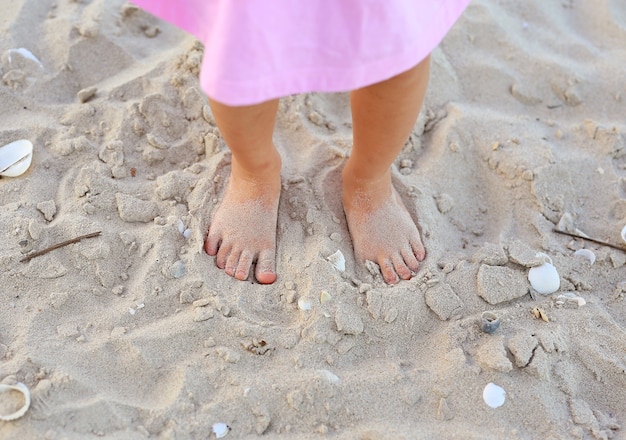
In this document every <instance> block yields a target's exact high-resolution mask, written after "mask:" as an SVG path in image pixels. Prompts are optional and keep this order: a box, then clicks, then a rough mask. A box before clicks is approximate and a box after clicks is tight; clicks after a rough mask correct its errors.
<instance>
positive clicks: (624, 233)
mask: <svg viewBox="0 0 626 440" xmlns="http://www.w3.org/2000/svg"><path fill="white" fill-rule="evenodd" d="M622 240H624V241H626V226H624V229H622Z"/></svg>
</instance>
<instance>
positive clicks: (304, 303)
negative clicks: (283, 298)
mask: <svg viewBox="0 0 626 440" xmlns="http://www.w3.org/2000/svg"><path fill="white" fill-rule="evenodd" d="M312 307H313V306H312V305H311V301H309V300H307V299H306V298H298V308H299V309H300V310H302V311H304V312H308V311H309V310H311V308H312Z"/></svg>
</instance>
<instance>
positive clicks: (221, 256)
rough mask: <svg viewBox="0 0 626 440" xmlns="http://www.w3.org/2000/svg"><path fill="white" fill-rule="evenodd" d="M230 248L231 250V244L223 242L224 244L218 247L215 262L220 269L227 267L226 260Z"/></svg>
mask: <svg viewBox="0 0 626 440" xmlns="http://www.w3.org/2000/svg"><path fill="white" fill-rule="evenodd" d="M230 250H231V246H228V245H224V243H222V245H221V246H220V248H219V249H218V251H217V255H216V257H215V264H216V265H217V267H219V268H220V269H224V267H226V260H228V256H229V255H230Z"/></svg>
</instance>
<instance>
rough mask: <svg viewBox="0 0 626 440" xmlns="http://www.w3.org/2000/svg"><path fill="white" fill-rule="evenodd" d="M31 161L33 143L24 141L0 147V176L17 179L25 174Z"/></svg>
mask: <svg viewBox="0 0 626 440" xmlns="http://www.w3.org/2000/svg"><path fill="white" fill-rule="evenodd" d="M32 160H33V143H32V142H31V141H29V140H26V139H21V140H19V141H15V142H11V143H10V144H6V145H4V146H2V147H0V175H1V176H6V177H17V176H19V175H22V174H24V173H25V172H26V170H27V169H28V168H29V167H30V163H31V162H32Z"/></svg>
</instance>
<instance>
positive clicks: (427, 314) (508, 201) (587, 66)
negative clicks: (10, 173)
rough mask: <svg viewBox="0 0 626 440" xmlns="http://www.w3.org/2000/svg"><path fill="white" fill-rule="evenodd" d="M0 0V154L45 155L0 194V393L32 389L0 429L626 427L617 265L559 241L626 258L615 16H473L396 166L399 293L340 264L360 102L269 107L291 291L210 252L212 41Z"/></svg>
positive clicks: (77, 9) (453, 39) (625, 285)
mask: <svg viewBox="0 0 626 440" xmlns="http://www.w3.org/2000/svg"><path fill="white" fill-rule="evenodd" d="M1 3H2V5H1V7H2V11H3V12H2V15H1V16H0V33H1V35H2V38H1V39H0V55H1V58H0V77H1V78H2V81H1V82H0V145H4V144H8V143H9V142H12V141H14V140H18V139H29V140H30V141H32V142H33V144H34V152H33V161H32V164H31V167H30V168H29V170H28V171H27V172H26V173H25V174H23V175H21V176H19V177H12V178H5V177H3V178H2V179H0V206H1V207H2V208H1V209H0V231H1V234H2V237H3V240H2V243H3V247H2V248H1V249H0V264H1V267H2V270H1V273H0V286H1V287H0V306H1V309H0V310H1V311H0V381H1V382H2V383H5V384H13V383H16V382H21V383H24V384H25V385H26V386H27V387H28V388H29V389H30V391H31V393H32V404H31V407H30V409H29V410H28V411H27V413H26V414H25V416H24V417H22V418H20V419H17V420H14V421H9V422H4V421H0V438H2V439H47V440H56V439H58V440H61V439H92V438H94V439H95V438H111V439H145V438H157V439H210V438H215V434H213V433H212V428H213V425H214V424H216V423H225V424H227V425H228V426H229V427H230V432H228V434H227V436H226V437H225V438H232V439H241V438H257V437H258V436H261V435H264V436H265V437H267V438H277V439H281V438H282V439H308V438H334V439H363V440H365V439H368V440H374V439H430V438H457V439H504V438H507V439H508V438H511V439H517V438H519V439H538V438H541V439H565V438H568V439H569V438H575V439H608V438H616V439H617V438H626V434H625V433H624V429H625V428H624V424H625V423H626V331H625V327H626V303H625V301H624V294H625V293H626V267H625V262H626V252H624V251H620V250H618V249H613V248H609V247H606V246H603V245H599V244H594V243H591V242H588V241H582V240H579V239H574V238H571V237H568V236H564V235H561V234H557V233H555V232H553V229H554V228H555V227H557V225H560V227H561V228H569V229H568V230H572V228H573V229H578V230H580V231H582V232H583V233H585V234H588V235H589V236H591V237H594V238H597V239H599V240H602V241H609V242H611V243H614V244H617V245H619V244H620V243H621V245H622V246H626V243H624V242H623V241H622V239H621V237H620V231H621V230H622V228H623V227H624V225H625V224H626V148H625V145H624V144H625V136H626V134H625V133H626V122H625V120H624V114H625V109H626V105H625V102H626V81H624V74H625V70H624V66H626V46H625V45H624V42H625V41H626V4H624V2H621V1H618V0H607V1H597V2H575V1H573V0H562V1H556V2H543V1H540V0H531V1H528V2H523V3H519V4H518V3H516V2H510V1H507V2H497V1H494V0H475V1H474V2H473V3H472V4H471V5H470V6H469V8H468V9H467V10H466V12H465V13H464V15H463V17H462V18H461V20H460V21H459V22H458V23H457V24H456V25H455V27H454V28H453V29H452V31H451V32H450V33H449V34H448V36H447V37H446V38H445V40H444V41H443V43H442V44H441V45H440V47H439V48H437V49H436V50H435V52H434V53H433V55H432V67H431V82H430V86H429V90H428V94H427V97H426V101H425V105H424V108H423V111H422V114H421V116H420V118H419V120H418V122H417V124H416V125H415V129H414V131H413V134H412V135H411V137H410V139H409V141H408V143H407V145H406V147H405V148H404V150H403V151H402V153H401V155H400V156H399V157H398V159H397V161H396V163H395V165H394V182H395V184H396V187H397V189H398V191H399V193H400V194H401V196H402V197H403V199H404V201H405V203H406V205H407V207H408V209H409V211H410V212H411V214H412V215H414V216H415V218H417V219H418V221H419V224H420V227H421V229H422V235H423V239H424V244H425V246H426V248H427V251H428V255H427V258H426V260H425V261H424V263H423V264H422V267H421V269H420V271H419V273H418V274H417V276H416V277H414V278H413V279H412V280H410V281H403V282H401V283H400V284H398V285H396V286H393V287H389V286H387V285H385V284H384V283H383V282H382V280H381V278H380V276H379V275H376V271H375V270H373V269H375V268H372V267H370V268H369V269H372V270H371V271H370V270H369V269H368V268H366V267H361V266H360V265H357V264H356V263H355V261H354V257H353V255H352V245H351V242H350V236H349V234H348V231H347V227H346V221H345V217H344V214H343V210H342V207H341V195H340V177H341V175H340V170H341V167H342V164H343V163H344V162H345V158H346V157H347V156H348V155H349V154H350V148H351V125H350V113H349V107H348V96H347V94H345V93H338V94H315V93H312V94H307V95H299V96H292V97H286V98H284V99H282V100H281V104H280V109H279V114H278V121H277V126H276V132H275V142H276V145H277V147H278V148H279V150H280V151H281V154H282V156H283V163H284V166H283V182H284V184H283V192H282V195H281V202H280V212H279V218H278V251H277V266H278V267H277V270H278V272H279V276H278V281H277V282H276V283H275V284H273V285H270V286H263V285H260V284H258V283H256V282H254V281H252V280H251V281H246V282H241V281H236V280H234V279H232V278H230V277H228V276H226V275H225V274H223V273H222V272H221V271H220V270H219V269H218V268H217V267H216V266H215V263H214V260H213V259H212V258H210V257H209V256H207V255H206V254H205V253H204V252H203V250H202V246H203V239H204V235H205V233H206V230H207V226H208V224H209V221H210V218H211V215H212V213H213V212H214V210H215V208H216V206H218V204H219V201H220V198H221V197H222V193H223V189H224V183H225V178H226V177H227V175H228V170H229V163H230V162H229V161H230V156H229V153H228V150H227V148H226V146H225V145H224V142H223V140H222V139H221V137H220V135H219V131H218V130H217V128H216V126H215V123H214V121H213V118H212V115H211V112H210V109H209V108H208V106H207V100H206V97H205V96H204V95H203V93H202V92H201V91H200V89H199V86H198V80H197V75H198V69H199V65H200V61H201V57H202V47H201V45H199V44H198V43H197V42H195V41H194V39H193V38H192V37H190V36H188V35H186V34H184V33H183V32H182V31H180V30H178V29H175V28H174V27H172V26H169V25H167V24H165V23H163V22H161V21H159V20H157V19H155V18H153V17H151V16H149V15H148V14H146V13H144V12H143V11H140V10H137V9H136V8H134V7H132V6H129V5H127V4H125V3H124V2H122V1H120V0H109V1H104V0H92V1H71V0H60V1H59V0H57V1H52V0H36V1H35V0H15V1H3V2H1ZM19 48H25V49H27V50H28V51H30V52H31V53H32V54H33V55H34V56H35V57H36V58H37V59H38V60H40V62H41V65H39V64H38V63H37V62H36V61H34V60H32V59H29V58H28V57H25V56H24V55H23V53H24V52H22V54H20V52H18V51H14V50H13V51H12V50H11V49H19ZM98 231H101V234H100V235H99V236H97V237H94V238H88V239H84V240H82V241H80V242H79V243H75V244H71V245H69V246H65V247H63V248H60V249H56V250H53V251H51V252H49V253H47V254H45V255H42V256H39V257H35V258H32V259H30V260H28V261H25V262H22V261H21V260H22V258H23V257H24V256H25V255H28V253H29V252H34V251H38V250H41V249H45V248H47V247H49V246H51V245H54V244H55V243H59V242H63V241H65V240H69V239H72V238H75V237H78V236H81V235H83V234H88V233H92V232H98ZM581 248H587V249H590V250H592V251H593V252H594V253H595V256H596V261H595V263H594V264H593V265H591V264H590V263H589V261H587V260H586V259H585V258H581V257H580V256H575V255H574V251H576V250H578V249H581ZM338 250H339V251H341V253H342V254H343V255H344V256H345V259H346V270H345V272H343V273H342V272H340V271H339V270H337V269H335V268H334V267H333V266H332V264H331V263H330V262H329V261H328V260H327V257H328V256H330V255H331V254H333V253H335V252H336V251H338ZM538 252H543V253H544V254H546V255H547V256H549V257H550V258H551V259H552V261H553V264H554V266H555V267H556V269H557V271H558V273H559V275H560V288H559V291H558V292H556V293H554V294H552V295H540V294H535V295H534V296H535V299H533V298H532V297H531V288H530V284H529V282H528V278H527V277H528V272H529V268H530V267H531V266H534V265H537V264H539V263H540V262H541V261H539V260H540V258H536V254H537V253H538ZM544 258H545V257H544ZM323 292H326V294H323ZM565 292H573V294H574V295H575V296H578V297H581V298H583V299H584V300H585V302H586V303H585V304H584V305H582V306H579V305H578V303H577V302H575V301H570V300H567V299H563V298H562V297H561V298H559V295H562V294H563V293H565ZM322 297H323V299H324V301H321V299H322ZM534 308H540V309H541V310H542V311H543V313H544V314H545V316H546V317H547V319H548V322H546V321H545V320H543V319H538V318H536V317H535V316H534V315H533V313H532V310H533V309H534ZM307 309H308V310H307ZM484 311H492V312H494V313H495V314H497V315H498V316H499V317H500V319H501V325H500V327H499V328H498V329H497V330H496V331H495V332H494V333H493V334H486V333H484V332H482V331H481V330H480V327H479V322H480V316H481V313H482V312H484ZM488 383H495V384H497V385H499V386H500V387H502V388H503V389H504V390H505V391H506V401H505V403H504V405H502V406H501V407H499V408H491V407H489V406H487V405H486V403H485V402H484V401H483V395H482V394H483V389H484V388H485V386H486V385H487V384H488ZM20 399H21V395H20V394H19V393H17V392H10V393H9V392H5V393H2V394H0V414H7V413H10V412H12V411H13V410H14V409H16V408H17V407H19V406H20V403H21V402H20Z"/></svg>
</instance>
